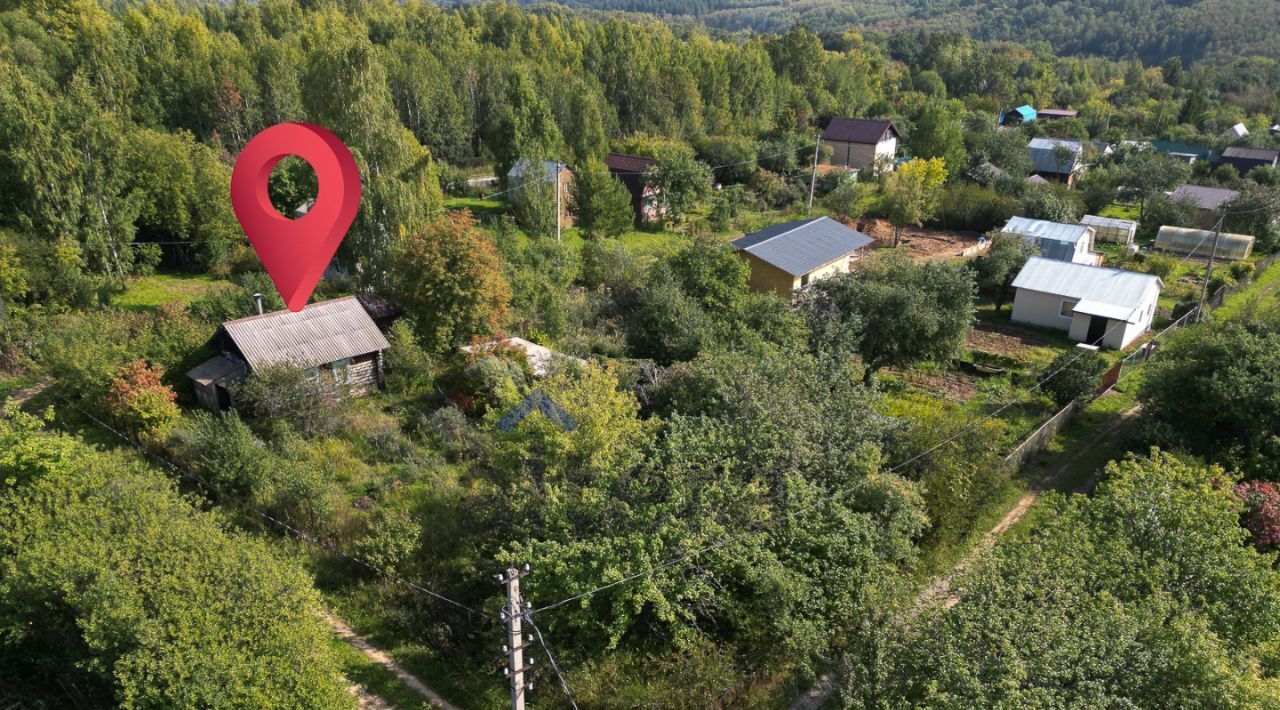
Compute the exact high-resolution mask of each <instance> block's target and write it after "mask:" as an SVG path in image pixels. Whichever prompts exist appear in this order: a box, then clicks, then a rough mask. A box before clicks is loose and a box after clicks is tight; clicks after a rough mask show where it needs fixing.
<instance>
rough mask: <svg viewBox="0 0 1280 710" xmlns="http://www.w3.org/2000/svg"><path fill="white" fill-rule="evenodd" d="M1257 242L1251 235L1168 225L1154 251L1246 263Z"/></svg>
mask: <svg viewBox="0 0 1280 710" xmlns="http://www.w3.org/2000/svg"><path fill="white" fill-rule="evenodd" d="M1253 242H1254V239H1253V237H1251V236H1249V235H1248V234H1231V233H1230V232H1222V233H1221V234H1215V233H1214V232H1212V231H1210V230H1208V229H1186V228H1184V227H1168V226H1165V227H1161V228H1160V231H1159V232H1158V233H1156V241H1155V244H1154V245H1152V248H1153V249H1155V250H1156V251H1162V252H1166V253H1169V254H1173V255H1175V256H1190V257H1196V258H1199V259H1208V258H1209V256H1210V255H1213V258H1215V259H1224V260H1226V261H1242V260H1244V259H1248V258H1249V255H1250V254H1252V253H1253Z"/></svg>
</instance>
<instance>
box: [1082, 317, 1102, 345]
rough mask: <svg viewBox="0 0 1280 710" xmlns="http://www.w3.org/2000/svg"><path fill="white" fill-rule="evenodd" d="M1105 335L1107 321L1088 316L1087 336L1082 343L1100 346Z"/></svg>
mask: <svg viewBox="0 0 1280 710" xmlns="http://www.w3.org/2000/svg"><path fill="white" fill-rule="evenodd" d="M1106 334H1107V319H1106V318H1099V317H1098V316H1089V334H1088V335H1086V336H1084V341H1085V342H1086V343H1088V344H1090V345H1101V344H1102V343H1101V342H1100V341H1101V340H1102V336H1104V335H1106Z"/></svg>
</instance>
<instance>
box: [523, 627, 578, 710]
mask: <svg viewBox="0 0 1280 710" xmlns="http://www.w3.org/2000/svg"><path fill="white" fill-rule="evenodd" d="M524 619H525V621H527V622H529V626H531V627H533V632H534V633H535V634H537V635H538V643H539V644H541V645H542V650H543V651H545V652H546V653H547V660H548V661H550V662H551V670H552V671H555V674H556V677H557V678H559V679H560V687H561V688H563V689H564V694H565V697H567V698H568V699H569V704H570V705H571V706H573V710H578V703H577V701H575V700H574V699H573V691H572V690H570V689H569V682H568V681H567V680H565V678H564V673H561V672H560V664H558V663H556V657H555V656H553V655H551V648H550V647H549V646H547V640H546V639H544V638H543V637H542V629H540V628H538V624H537V623H535V622H534V620H533V614H531V613H529V612H528V611H526V612H525V614H524Z"/></svg>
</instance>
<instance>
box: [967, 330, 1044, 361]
mask: <svg viewBox="0 0 1280 710" xmlns="http://www.w3.org/2000/svg"><path fill="white" fill-rule="evenodd" d="M1046 345H1048V342H1046V341H1045V340H1044V339H1043V338H1041V337H1039V336H1036V335H1031V334H1029V333H1020V332H1018V331H1014V330H1004V329H1002V328H998V327H996V326H992V325H985V324H979V325H976V326H974V328H973V330H971V331H969V337H968V338H966V340H965V347H967V348H969V349H970V350H981V351H982V352H986V353H994V354H996V355H1007V356H1009V357H1012V358H1021V356H1022V355H1023V354H1024V353H1026V352H1027V351H1028V350H1031V349H1032V348H1039V347H1044V346H1046Z"/></svg>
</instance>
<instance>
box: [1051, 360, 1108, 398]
mask: <svg viewBox="0 0 1280 710" xmlns="http://www.w3.org/2000/svg"><path fill="white" fill-rule="evenodd" d="M1106 369H1107V361H1106V360H1105V359H1104V358H1103V357H1102V356H1101V355H1099V354H1098V353H1096V352H1093V351H1091V350H1081V349H1072V350H1067V351H1064V352H1062V353H1059V354H1058V356H1057V357H1055V358H1054V359H1053V362H1051V363H1049V367H1048V368H1047V369H1046V371H1045V372H1046V374H1047V373H1053V374H1052V375H1051V376H1050V377H1049V379H1048V380H1047V381H1046V382H1045V383H1044V384H1043V385H1041V389H1043V390H1044V391H1045V393H1046V394H1048V395H1049V396H1050V397H1051V398H1053V403H1054V404H1056V405H1058V406H1059V407H1065V406H1067V405H1068V404H1070V403H1072V402H1074V401H1075V400H1077V399H1081V398H1083V397H1088V396H1090V395H1092V394H1093V392H1094V391H1095V390H1096V389H1097V387H1098V378H1099V377H1100V376H1101V375H1102V373H1103V372H1104V371H1105V370H1106Z"/></svg>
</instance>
